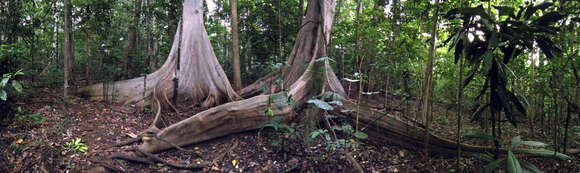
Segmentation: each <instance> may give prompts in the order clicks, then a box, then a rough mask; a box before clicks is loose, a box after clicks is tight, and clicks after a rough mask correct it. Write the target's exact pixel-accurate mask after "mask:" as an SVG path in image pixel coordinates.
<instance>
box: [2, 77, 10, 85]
mask: <svg viewBox="0 0 580 173" xmlns="http://www.w3.org/2000/svg"><path fill="white" fill-rule="evenodd" d="M8 80H10V78H9V77H3V78H2V81H0V88H4V86H6V84H7V83H8Z"/></svg>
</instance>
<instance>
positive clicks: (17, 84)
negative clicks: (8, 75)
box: [12, 80, 22, 93]
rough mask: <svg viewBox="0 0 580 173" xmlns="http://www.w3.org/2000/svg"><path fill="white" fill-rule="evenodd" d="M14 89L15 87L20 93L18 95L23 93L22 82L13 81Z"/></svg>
mask: <svg viewBox="0 0 580 173" xmlns="http://www.w3.org/2000/svg"><path fill="white" fill-rule="evenodd" d="M12 87H14V89H15V90H16V91H17V92H18V93H22V84H20V82H18V81H17V80H13V81H12Z"/></svg>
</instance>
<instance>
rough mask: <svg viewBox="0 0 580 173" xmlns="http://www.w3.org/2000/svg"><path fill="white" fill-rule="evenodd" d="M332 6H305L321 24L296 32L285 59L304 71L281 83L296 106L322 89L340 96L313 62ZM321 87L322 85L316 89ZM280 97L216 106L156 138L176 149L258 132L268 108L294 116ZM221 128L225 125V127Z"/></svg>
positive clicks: (329, 2) (160, 146)
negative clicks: (273, 106) (290, 49)
mask: <svg viewBox="0 0 580 173" xmlns="http://www.w3.org/2000/svg"><path fill="white" fill-rule="evenodd" d="M334 6H335V3H334V1H333V0H325V1H324V2H321V1H320V0H311V1H310V3H309V10H308V13H307V16H310V17H307V18H308V19H317V20H322V21H319V22H316V21H314V22H309V24H307V25H305V27H303V28H302V29H301V30H300V32H299V36H298V38H297V43H296V44H295V46H294V49H293V52H294V53H292V54H291V56H290V58H289V59H290V61H291V67H290V68H289V69H299V68H296V66H297V67H303V69H304V70H303V72H301V73H300V74H299V76H298V77H297V78H296V79H295V80H294V82H292V83H286V82H288V81H286V82H285V84H291V85H288V87H289V89H290V90H289V92H288V96H287V97H290V98H292V99H293V100H294V102H295V103H296V104H302V103H304V102H305V101H306V99H308V98H309V97H310V96H311V95H312V94H314V92H316V91H318V92H319V91H321V90H322V88H325V90H328V91H333V92H336V93H342V94H344V89H342V86H341V85H340V83H339V82H338V79H337V78H336V76H335V75H334V72H333V71H332V69H331V67H330V63H329V62H328V61H324V63H320V62H321V61H316V59H317V58H319V57H325V56H326V46H327V45H328V40H329V39H330V30H331V28H330V27H331V26H332V18H333V17H334ZM185 7H187V5H185ZM312 31H314V32H312ZM312 36H314V37H312ZM207 44H209V43H207ZM298 50H300V51H298ZM297 52H299V53H297ZM306 55H309V57H306ZM319 69H323V70H319ZM272 76H274V75H272ZM294 76H295V74H290V75H287V77H288V79H291V80H292V79H294ZM312 81H314V82H312ZM321 83H322V84H323V85H320V84H321ZM281 94H284V93H276V94H271V95H260V96H256V97H252V98H249V99H246V100H241V101H236V102H230V103H227V104H224V105H220V106H218V107H215V108H212V109H209V110H206V111H203V112H201V113H199V114H197V115H194V116H192V117H190V118H188V119H186V120H183V121H181V122H178V123H176V124H173V125H171V126H169V127H166V128H164V129H162V130H161V131H160V132H159V133H158V134H157V136H158V137H159V138H161V139H165V140H167V141H169V142H172V143H175V144H177V145H188V144H193V143H197V142H201V141H205V140H209V139H213V138H216V137H219V136H224V135H228V134H231V133H236V132H242V131H247V130H252V129H258V128H261V127H262V126H263V125H264V123H266V122H269V121H271V118H273V117H270V116H267V115H264V110H266V109H267V108H268V107H269V106H270V105H283V106H280V107H278V106H276V107H275V108H272V110H273V111H274V114H275V116H281V117H282V118H283V119H285V120H288V119H289V118H291V117H292V116H294V108H295V107H297V106H296V105H289V104H283V103H284V102H286V101H287V100H288V98H286V97H279V96H277V95H281ZM225 124H228V125H227V126H225ZM171 147H172V146H171V145H169V144H167V143H165V142H162V141H160V140H158V139H157V138H153V139H150V140H144V143H143V144H142V145H141V146H139V148H140V149H141V150H143V151H147V152H159V151H162V150H165V149H169V148H171Z"/></svg>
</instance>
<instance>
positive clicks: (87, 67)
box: [85, 24, 91, 85]
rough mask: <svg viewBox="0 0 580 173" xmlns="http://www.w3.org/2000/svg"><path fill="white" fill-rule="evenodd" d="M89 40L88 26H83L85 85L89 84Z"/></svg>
mask: <svg viewBox="0 0 580 173" xmlns="http://www.w3.org/2000/svg"><path fill="white" fill-rule="evenodd" d="M86 25H88V24H86ZM89 42H90V33H89V27H88V26H85V80H86V83H87V85H88V84H91V63H90V59H91V58H90V56H91V49H90V48H89Z"/></svg>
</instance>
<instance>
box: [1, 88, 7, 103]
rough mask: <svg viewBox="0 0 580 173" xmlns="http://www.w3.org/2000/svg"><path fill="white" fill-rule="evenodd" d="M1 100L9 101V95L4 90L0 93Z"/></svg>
mask: <svg viewBox="0 0 580 173" xmlns="http://www.w3.org/2000/svg"><path fill="white" fill-rule="evenodd" d="M0 99H2V101H6V99H8V94H6V91H4V90H2V91H1V92H0Z"/></svg>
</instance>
